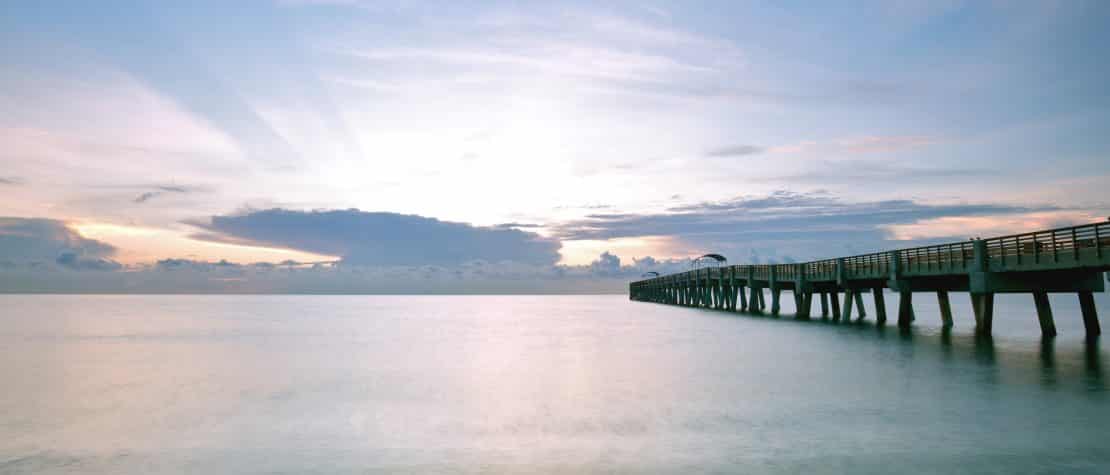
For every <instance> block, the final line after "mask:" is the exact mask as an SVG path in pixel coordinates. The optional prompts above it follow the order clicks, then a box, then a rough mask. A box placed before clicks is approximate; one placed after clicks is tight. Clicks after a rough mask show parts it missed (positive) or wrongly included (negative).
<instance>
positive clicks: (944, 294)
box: [937, 290, 952, 328]
mask: <svg viewBox="0 0 1110 475" xmlns="http://www.w3.org/2000/svg"><path fill="white" fill-rule="evenodd" d="M937 303H938V304H940V322H941V326H943V327H944V328H952V303H951V302H949V301H948V291H947V290H938V291H937Z"/></svg>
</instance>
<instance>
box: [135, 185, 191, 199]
mask: <svg viewBox="0 0 1110 475" xmlns="http://www.w3.org/2000/svg"><path fill="white" fill-rule="evenodd" d="M193 191H194V190H193V189H191V188H186V187H184V186H177V185H157V186H155V187H154V189H153V190H151V191H146V192H143V193H142V194H141V195H139V196H136V197H135V199H134V200H132V201H133V202H135V203H146V202H147V201H150V200H152V199H154V198H157V197H159V196H162V195H165V194H167V193H180V194H185V193H191V192H193Z"/></svg>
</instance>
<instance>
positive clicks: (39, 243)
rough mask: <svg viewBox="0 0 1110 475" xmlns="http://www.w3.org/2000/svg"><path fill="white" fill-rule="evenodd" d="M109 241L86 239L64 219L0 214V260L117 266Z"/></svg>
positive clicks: (83, 266)
mask: <svg viewBox="0 0 1110 475" xmlns="http://www.w3.org/2000/svg"><path fill="white" fill-rule="evenodd" d="M115 252H116V249H115V247H113V246H111V245H110V244H107V243H104V242H100V241H97V240H95V239H88V238H85V237H83V236H81V235H80V234H79V233H77V232H76V231H74V230H72V229H70V228H69V227H68V226H67V225H66V223H64V222H62V221H57V220H53V219H42V218H0V262H6V263H8V264H10V265H38V266H41V265H51V264H53V265H57V266H59V267H62V268H66V269H73V270H116V269H119V268H120V265H119V264H118V263H116V262H114V261H112V260H110V259H108V258H109V257H111V256H112V255H113V254H115Z"/></svg>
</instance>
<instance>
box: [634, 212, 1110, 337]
mask: <svg viewBox="0 0 1110 475" xmlns="http://www.w3.org/2000/svg"><path fill="white" fill-rule="evenodd" d="M1106 270H1110V222H1101V223H1093V224H1086V225H1080V226H1072V227H1067V228H1059V229H1050V230H1045V231H1036V232H1030V233H1023V234H1015V235H1011V236H1001V237H994V238H989V239H976V240H969V241H963V242H955V243H951V244H938V245H933V246H923V247H915V248H910V249H899V250H894V251H883V252H876V253H872V254H864V255H859V256H851V257H840V258H835V259H825V260H820V261H813V262H805V263H800V264H765V265H728V266H719V267H708V268H702V269H695V270H691V271H687V272H682V273H678V274H671V275H664V276H658V277H653V278H649V279H645V280H640V281H636V282H632V283H630V284H629V297H630V298H631V299H632V300H638V301H645V302H657V303H665V304H671V305H684V306H692V307H706V308H714V309H720V310H728V311H743V312H750V313H764V312H770V313H771V314H772V315H778V314H779V302H780V298H781V295H782V291H784V290H787V291H790V292H791V294H792V296H793V298H794V303H795V306H796V308H797V309H798V310H797V317H798V318H802V319H808V318H810V317H811V315H812V314H813V306H814V304H813V300H814V297H815V296H817V297H818V299H819V301H820V307H821V316H822V317H828V316H829V314H830V312H831V314H832V315H831V316H832V319H833V320H837V321H839V320H844V321H850V320H851V319H852V313H853V307H855V310H856V313H857V314H858V317H857V318H859V319H862V318H864V316H865V313H864V307H863V295H864V294H867V293H870V294H871V295H872V296H873V298H874V300H875V308H876V316H875V318H876V321H877V322H878V323H879V324H883V323H885V322H886V318H887V315H886V313H887V312H886V303H885V302H884V297H883V292H882V290H883V289H891V290H892V291H894V292H896V293H897V294H898V309H897V316H898V325H899V326H900V327H908V326H910V324H911V322H912V321H913V320H914V311H913V295H914V293H920V292H929V293H933V294H936V297H937V300H938V302H939V304H940V309H941V312H940V313H941V319H942V320H943V322H942V324H943V325H944V327H946V328H948V327H951V326H952V310H951V305H950V304H949V295H948V294H949V292H968V293H969V294H970V295H971V302H972V308H973V310H974V313H975V329H976V332H978V333H980V334H988V335H989V334H990V333H991V327H992V325H993V320H994V295H995V294H997V293H1029V294H1032V295H1033V305H1034V306H1035V307H1036V310H1037V317H1038V319H1039V321H1040V326H1041V332H1042V333H1043V334H1044V335H1045V336H1048V337H1052V336H1055V335H1056V325H1055V322H1054V320H1053V316H1052V308H1051V306H1050V305H1049V301H1048V294H1049V293H1060V292H1067V293H1075V294H1077V295H1078V297H1079V303H1080V308H1081V313H1082V314H1083V324H1084V326H1085V328H1086V331H1087V336H1088V337H1096V336H1098V335H1099V334H1100V333H1101V329H1100V328H1099V322H1098V314H1097V311H1096V309H1095V302H1094V297H1093V292H1103V291H1104V290H1105V280H1104V279H1103V272H1105V271H1106ZM764 290H766V291H767V293H769V295H770V307H769V308H768V306H767V305H766V300H767V299H766V298H765V297H764ZM841 293H843V296H844V298H843V300H842V301H841V299H840V294H841ZM853 304H854V305H853Z"/></svg>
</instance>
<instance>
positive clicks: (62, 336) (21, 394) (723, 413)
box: [0, 294, 1110, 474]
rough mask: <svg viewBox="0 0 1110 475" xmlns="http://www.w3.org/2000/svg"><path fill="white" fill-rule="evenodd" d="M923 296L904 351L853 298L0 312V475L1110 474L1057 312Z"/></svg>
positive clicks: (1101, 426) (1084, 349)
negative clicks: (712, 305) (843, 304)
mask: <svg viewBox="0 0 1110 475" xmlns="http://www.w3.org/2000/svg"><path fill="white" fill-rule="evenodd" d="M928 297H929V296H928V295H927V294H920V295H918V296H916V297H915V299H914V303H915V305H916V307H917V321H916V322H915V325H914V328H913V330H912V331H911V332H908V333H906V332H900V331H899V330H898V329H897V328H896V327H895V326H894V325H893V321H890V322H888V323H887V325H886V326H885V327H877V326H875V325H874V309H873V308H870V305H871V302H870V299H868V302H867V303H868V316H867V319H866V321H865V322H864V323H862V324H857V323H852V324H835V323H831V322H827V321H822V320H821V319H820V318H817V319H815V320H813V321H808V322H807V321H798V320H794V319H792V318H789V317H783V318H772V317H767V316H758V317H757V316H750V315H743V314H735V313H727V312H721V311H712V310H702V309H690V308H680V307H673V306H666V305H659V304H651V303H641V302H631V301H629V300H628V298H627V296H623V295H603V296H254V295H251V296H243V295H223V296H218V295H213V296H202V295H183V296H158V295H151V296H122V295H121V296H117V295H103V296H101V295H73V296H65V295H0V474H69V473H74V474H77V473H80V474H162V473H165V474H174V473H211V474H216V473H236V474H238V473H245V474H256V473H257V474H262V473H266V474H274V473H289V474H303V473H329V474H330V473H337V474H355V473H358V474H363V473H390V474H393V473H568V474H569V473H683V474H685V473H776V474H778V473H782V474H787V473H790V474H793V473H806V474H811V473H813V474H822V473H851V474H872V473H873V474H887V473H938V474H939V473H944V474H951V473H998V474H1014V473H1110V395H1108V392H1107V387H1108V378H1110V376H1108V375H1107V374H1106V373H1107V371H1108V370H1110V357H1108V356H1107V354H1108V350H1106V349H1103V348H1101V347H1100V345H1099V343H1098V342H1097V341H1096V342H1087V341H1086V340H1085V339H1084V338H1083V325H1082V322H1081V318H1080V316H1079V307H1078V303H1077V300H1076V298H1075V296H1074V295H1053V296H1052V303H1053V306H1054V308H1053V310H1054V311H1055V315H1056V323H1057V327H1058V328H1059V332H1060V336H1059V337H1058V338H1056V339H1055V340H1054V341H1049V342H1042V341H1041V338H1040V333H1039V327H1038V326H1037V320H1036V317H1035V313H1034V309H1033V302H1032V297H1031V296H1029V295H1011V296H1000V297H999V298H998V301H997V302H996V309H995V321H994V327H995V336H994V337H993V338H992V339H981V338H975V337H974V336H973V325H974V323H973V322H974V319H973V318H972V316H971V309H970V305H969V304H968V302H967V300H968V299H967V295H966V294H952V299H953V307H954V308H953V310H954V313H955V320H956V326H955V328H954V329H953V330H952V332H950V333H946V332H942V331H940V328H939V323H940V316H939V312H938V311H937V308H936V302H935V299H930V298H928ZM786 300H787V301H788V302H787V308H786V309H785V311H787V312H790V311H792V309H791V308H789V300H790V299H789V298H788V299H786ZM1097 304H1098V307H1099V310H1100V311H1102V312H1103V314H1104V315H1105V314H1107V313H1108V312H1110V299H1108V298H1107V296H1106V295H1105V294H1099V295H1098V297H1097ZM887 305H888V307H889V311H890V314H891V315H892V320H893V315H894V310H895V309H896V305H897V297H896V296H895V295H893V294H892V295H888V296H887ZM815 307H816V305H815ZM1103 326H1104V327H1110V321H1108V319H1107V318H1106V317H1103Z"/></svg>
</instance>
